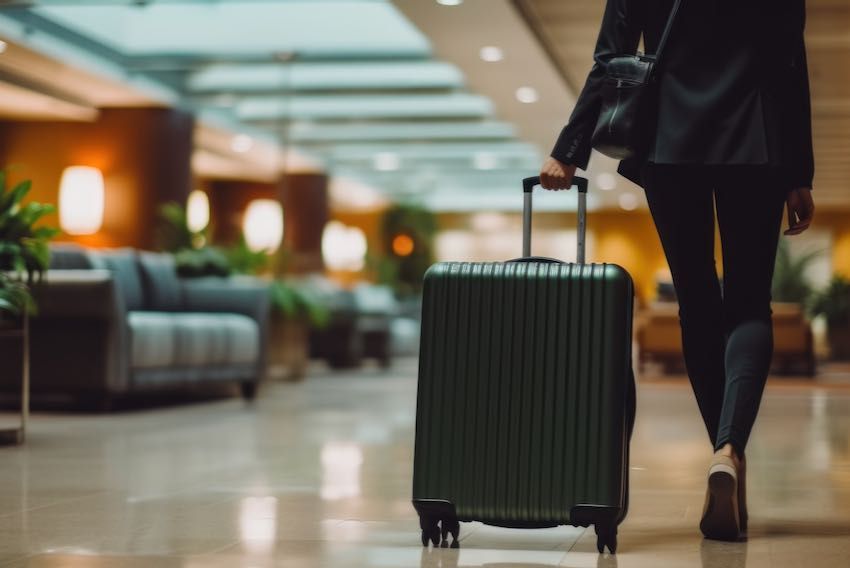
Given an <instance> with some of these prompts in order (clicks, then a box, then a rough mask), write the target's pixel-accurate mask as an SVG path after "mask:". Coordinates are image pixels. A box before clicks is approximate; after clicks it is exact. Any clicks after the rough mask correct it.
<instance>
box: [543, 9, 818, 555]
mask: <svg viewBox="0 0 850 568" xmlns="http://www.w3.org/2000/svg"><path fill="white" fill-rule="evenodd" d="M674 1H675V0H608V3H607V6H606V9H605V14H604V16H603V20H602V26H601V30H600V33H599V37H598V40H597V43H596V49H595V53H594V65H593V67H592V69H591V71H590V73H589V75H588V78H587V81H586V83H585V85H584V88H583V89H582V91H581V94H580V95H579V98H578V101H577V102H576V106H575V108H574V110H573V112H572V114H571V115H570V118H569V121H568V123H567V125H566V126H565V127H564V129H563V130H562V132H561V134H560V136H559V138H558V140H557V142H556V144H555V146H554V149H553V150H552V152H551V156H550V157H549V158H548V159H547V160H546V162H545V163H544V164H543V167H542V169H541V172H540V177H541V180H542V185H543V187H545V188H547V189H569V187H570V184H571V180H572V177H573V174H574V173H575V170H576V168H577V167H578V168H581V169H586V168H587V163H588V160H589V158H590V150H591V135H592V133H593V131H594V127H595V126H596V121H597V119H598V116H599V112H600V105H601V91H600V87H601V84H602V79H603V78H604V76H605V65H606V61H607V60H608V59H609V58H610V57H611V56H613V55H615V54H623V53H635V50H636V49H637V47H638V41H639V39H640V36H641V34H643V40H644V47H645V51H646V52H647V53H654V52H655V49H656V47H657V46H658V43H659V40H660V37H661V34H662V31H663V29H664V26H665V24H666V22H667V18H668V15H669V14H670V13H671V10H672V8H673V5H674ZM680 1H681V4H680V6H679V9H678V12H677V14H676V17H675V20H674V21H673V24H672V27H671V31H670V33H669V36H668V39H667V43H666V46H665V47H664V58H665V63H664V67H663V70H662V71H661V73H660V76H659V79H660V83H659V90H658V94H659V96H658V109H657V111H658V112H657V121H655V129H654V132H655V136H654V142H653V143H652V144H649V145H648V148H647V149H646V150H645V151H643V152H641V153H640V154H639V155H635V156H632V157H630V158H627V159H624V160H622V161H621V162H620V164H619V167H618V172H619V173H620V174H622V175H623V176H625V177H626V178H628V179H630V180H631V181H633V182H635V183H637V184H638V185H640V186H641V187H642V188H643V189H644V191H645V194H646V198H647V203H648V205H649V209H650V213H651V215H652V218H653V221H654V223H655V226H656V229H657V231H658V235H659V238H660V240H661V244H662V247H663V249H664V254H665V256H666V258H667V262H668V264H669V266H670V271H671V273H672V275H673V284H674V287H675V289H676V293H677V297H678V301H679V320H680V324H681V329H682V342H683V350H684V357H685V364H686V369H687V372H688V376H689V379H690V382H691V386H692V387H693V391H694V394H695V396H696V400H697V404H698V406H699V410H700V413H701V414H702V418H703V421H704V422H705V426H706V429H707V431H708V437H709V441H710V442H711V444H712V446H713V450H714V456H713V458H712V461H711V465H710V467H709V472H708V488H707V490H706V498H705V503H704V508H703V515H702V519H701V522H700V529H701V530H702V532H703V534H704V535H705V536H706V537H708V538H713V539H721V540H736V539H738V538H739V537H740V536H741V535H743V534H746V530H747V507H746V460H745V449H746V446H747V441H748V439H749V436H750V431H751V429H752V426H753V423H754V422H755V419H756V415H757V414H758V409H759V404H760V402H761V398H762V393H763V391H764V385H765V382H766V379H767V374H768V370H769V367H770V361H771V357H772V354H773V335H772V333H773V332H772V325H771V315H772V311H771V308H770V301H771V280H772V277H773V267H774V262H775V257H776V248H777V244H778V239H779V232H780V230H781V227H782V217H783V209H785V210H787V214H788V228H787V229H786V230H785V231H784V233H785V234H786V235H796V234H799V233H801V232H802V231H804V230H805V229H806V228H808V226H809V224H810V223H811V221H812V217H813V214H814V204H813V201H812V197H811V190H812V178H813V175H814V158H813V152H812V135H811V111H810V96H809V81H808V70H807V66H806V48H805V43H804V39H803V29H804V27H805V10H806V8H805V0H780V1H779V2H767V1H766V0H764V1H756V0H749V1H746V2H731V1H728V0H680ZM715 209H716V212H717V213H716V214H717V225H718V227H719V230H720V238H721V242H722V252H723V284H722V290H721V286H720V284H719V282H718V277H717V271H716V266H715V259H714V227H715Z"/></svg>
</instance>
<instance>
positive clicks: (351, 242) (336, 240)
mask: <svg viewBox="0 0 850 568" xmlns="http://www.w3.org/2000/svg"><path fill="white" fill-rule="evenodd" d="M366 251H367V243H366V235H365V234H364V233H363V231H362V230H361V229H359V228H358V227H347V226H346V225H344V224H343V223H340V222H339V221H331V222H330V223H328V224H327V225H326V226H325V230H324V232H323V233H322V257H323V258H324V259H325V264H327V266H328V268H330V269H331V270H350V271H358V270H363V266H364V265H365V260H366Z"/></svg>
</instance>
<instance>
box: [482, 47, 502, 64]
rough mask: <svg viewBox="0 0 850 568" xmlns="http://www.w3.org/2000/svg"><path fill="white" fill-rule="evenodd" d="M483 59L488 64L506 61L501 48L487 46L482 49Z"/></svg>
mask: <svg viewBox="0 0 850 568" xmlns="http://www.w3.org/2000/svg"><path fill="white" fill-rule="evenodd" d="M480 54H481V59H483V60H484V61H487V62H488V63H495V62H496V61H501V60H502V59H504V57H505V54H504V53H503V52H502V48H501V47H496V46H495V45H485V46H484V47H482V48H481V52H480Z"/></svg>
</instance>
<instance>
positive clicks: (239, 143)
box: [230, 134, 254, 154]
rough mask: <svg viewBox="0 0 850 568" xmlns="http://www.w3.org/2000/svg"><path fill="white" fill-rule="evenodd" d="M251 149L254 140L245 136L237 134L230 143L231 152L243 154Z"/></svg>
mask: <svg viewBox="0 0 850 568" xmlns="http://www.w3.org/2000/svg"><path fill="white" fill-rule="evenodd" d="M253 147H254V139H253V138H251V137H250V136H248V135H247V134H238V135H236V136H234V137H233V140H232V141H231V142H230V148H231V150H233V151H234V152H239V153H240V154H244V153H245V152H247V151H248V150H250V149H251V148H253Z"/></svg>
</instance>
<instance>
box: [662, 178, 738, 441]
mask: <svg viewBox="0 0 850 568" xmlns="http://www.w3.org/2000/svg"><path fill="white" fill-rule="evenodd" d="M707 171H708V170H706V169H705V168H701V167H689V166H673V165H650V166H649V168H648V170H647V176H646V183H645V189H646V198H647V202H648V204H649V209H650V212H651V213H652V218H653V221H654V222H655V227H656V229H657V231H658V236H659V238H660V239H661V245H662V247H663V248H664V255H665V256H666V258H667V264H668V265H669V266H670V272H671V273H672V276H673V285H674V287H675V289H676V296H677V297H678V301H679V320H680V323H681V328H682V349H683V352H684V357H685V367H686V369H687V372H688V377H689V379H690V382H691V386H692V387H693V390H694V395H695V396H696V400H697V405H698V406H699V410H700V413H701V414H702V418H703V421H704V422H705V427H706V430H707V432H708V437H709V440H710V442H711V444H712V445H713V444H714V443H715V440H716V439H717V432H718V427H719V424H720V414H721V410H722V407H723V394H724V376H725V370H724V356H725V338H724V333H723V317H722V299H721V292H720V284H719V282H718V278H717V270H716V267H715V258H714V204H713V201H712V199H713V196H712V189H713V188H712V185H711V180H710V179H709V178H708V177H707V175H706V173H707Z"/></svg>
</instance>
